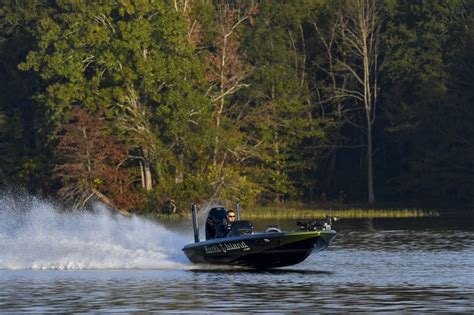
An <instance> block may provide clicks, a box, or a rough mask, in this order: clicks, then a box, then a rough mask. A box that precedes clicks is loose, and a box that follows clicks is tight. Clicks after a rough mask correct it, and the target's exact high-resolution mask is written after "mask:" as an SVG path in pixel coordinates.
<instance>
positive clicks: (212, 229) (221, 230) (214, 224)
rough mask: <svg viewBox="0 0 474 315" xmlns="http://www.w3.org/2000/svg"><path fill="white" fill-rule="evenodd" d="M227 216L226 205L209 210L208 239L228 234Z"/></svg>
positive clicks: (207, 222)
mask: <svg viewBox="0 0 474 315" xmlns="http://www.w3.org/2000/svg"><path fill="white" fill-rule="evenodd" d="M226 217H227V209H226V208H224V207H214V208H212V209H211V210H209V214H208V215H207V220H206V240H211V239H214V238H221V237H225V236H226V235H227V228H226Z"/></svg>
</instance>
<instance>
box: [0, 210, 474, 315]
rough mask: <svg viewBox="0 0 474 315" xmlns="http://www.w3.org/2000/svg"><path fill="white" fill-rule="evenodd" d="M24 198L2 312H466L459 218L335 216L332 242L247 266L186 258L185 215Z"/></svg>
mask: <svg viewBox="0 0 474 315" xmlns="http://www.w3.org/2000/svg"><path fill="white" fill-rule="evenodd" d="M29 206H30V207H33V208H35V209H36V210H37V211H36V212H35V214H34V215H29V214H25V215H23V216H22V217H21V218H20V217H15V216H14V215H13V216H12V214H11V213H10V214H9V216H8V217H6V216H4V217H2V218H0V219H2V220H3V221H1V222H2V223H0V311H1V312H15V313H16V312H139V311H160V312H163V311H167V312H180V311H183V312H193V313H194V312H214V311H216V312H228V311H236V312H267V313H274V312H291V311H294V312H298V311H300V312H306V311H314V312H317V311H330V312H341V311H344V312H345V311H369V312H371V311H402V312H404V311H425V312H431V311H445V312H460V311H462V312H472V310H473V309H474V254H473V253H474V228H473V226H472V223H470V222H472V220H470V218H466V217H461V218H448V219H445V218H420V219H373V220H342V221H340V222H338V223H337V225H336V226H335V228H336V229H337V231H338V238H337V239H336V241H335V242H334V243H333V244H332V246H331V247H330V248H329V249H328V250H326V251H324V252H321V253H318V254H313V255H311V256H310V257H309V258H308V259H307V260H306V261H304V262H303V263H301V264H299V265H296V266H292V267H287V268H281V269H275V270H267V271H255V270H246V269H240V268H226V267H218V268H215V267H211V266H194V265H191V264H190V263H189V262H187V260H186V258H185V257H184V255H183V254H182V253H181V248H182V246H183V245H184V244H185V243H186V242H191V241H192V233H191V232H190V231H189V224H188V223H183V224H178V225H176V224H174V225H173V227H172V228H170V227H166V226H163V225H161V224H157V223H154V222H149V221H146V220H143V219H140V218H135V219H128V220H123V219H121V218H117V217H114V216H111V215H109V214H106V213H104V212H100V211H99V212H98V213H95V214H90V213H89V214H82V215H78V216H76V217H74V216H72V217H71V216H63V215H59V214H57V213H56V212H55V211H54V209H52V208H54V207H52V206H48V205H45V204H43V203H40V204H36V205H29ZM38 207H40V208H41V209H42V210H41V211H39V210H38V209H37V208H38ZM0 210H2V208H0ZM3 211H4V214H5V213H6V210H5V208H4V209H3ZM27 212H28V211H27ZM12 218H14V219H12ZM71 218H74V219H71ZM48 222H49V223H48ZM267 223H269V222H265V221H259V222H255V225H256V226H257V227H260V228H263V227H264V226H265V225H266V224H267ZM279 224H280V226H282V227H284V228H290V227H293V226H294V225H295V221H291V220H286V221H280V222H279Z"/></svg>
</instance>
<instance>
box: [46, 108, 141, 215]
mask: <svg viewBox="0 0 474 315" xmlns="http://www.w3.org/2000/svg"><path fill="white" fill-rule="evenodd" d="M72 113H73V117H72V118H71V119H70V120H69V122H67V123H65V124H64V125H63V126H62V127H63V128H62V131H61V134H60V136H59V141H58V145H57V154H58V156H59V157H60V160H59V161H58V163H57V165H56V167H55V168H54V172H55V174H56V176H57V177H58V178H59V179H60V180H61V182H62V187H61V189H60V190H59V195H60V196H61V197H62V198H63V199H64V200H65V201H66V202H75V205H76V207H82V206H84V205H85V204H86V203H87V202H88V201H89V200H91V199H97V200H100V201H102V202H104V203H106V204H108V205H110V206H113V207H116V208H118V209H124V210H127V209H131V208H132V207H134V206H136V205H137V204H138V201H139V197H138V194H137V192H136V189H135V188H134V186H133V183H134V177H133V176H132V175H131V174H130V172H129V171H128V170H127V169H125V168H124V167H123V166H125V165H126V163H127V159H128V148H127V145H126V143H125V142H124V141H122V140H121V139H120V138H119V137H118V136H116V135H114V134H112V133H111V132H110V131H108V122H107V121H106V120H105V118H104V117H103V115H102V114H101V113H90V112H88V111H87V110H86V109H84V108H79V107H74V109H73V111H72ZM111 200H113V202H112V201H111Z"/></svg>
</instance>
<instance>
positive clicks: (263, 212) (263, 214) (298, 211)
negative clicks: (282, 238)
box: [150, 206, 440, 220]
mask: <svg viewBox="0 0 474 315" xmlns="http://www.w3.org/2000/svg"><path fill="white" fill-rule="evenodd" d="M241 211H242V219H244V220H253V219H315V218H324V217H326V216H327V215H329V216H333V217H338V218H346V219H362V218H418V217H437V216H439V215H440V214H439V212H438V211H436V210H422V209H363V208H350V209H331V208H320V209H306V208H305V209H303V208H291V207H289V208H288V207H277V206H269V207H255V208H249V209H242V210H241ZM150 216H151V217H154V218H159V219H165V220H174V219H183V218H190V217H191V211H189V212H187V213H177V214H171V215H168V214H158V213H154V214H152V215H150Z"/></svg>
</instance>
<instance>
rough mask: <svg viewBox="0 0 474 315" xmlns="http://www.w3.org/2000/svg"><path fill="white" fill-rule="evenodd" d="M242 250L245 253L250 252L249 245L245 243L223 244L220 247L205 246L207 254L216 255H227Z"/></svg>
mask: <svg viewBox="0 0 474 315" xmlns="http://www.w3.org/2000/svg"><path fill="white" fill-rule="evenodd" d="M238 249H241V250H243V251H247V250H250V247H248V245H247V244H245V242H244V241H242V242H237V243H222V244H218V245H211V246H204V250H205V251H206V254H216V253H226V252H228V251H232V250H238Z"/></svg>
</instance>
